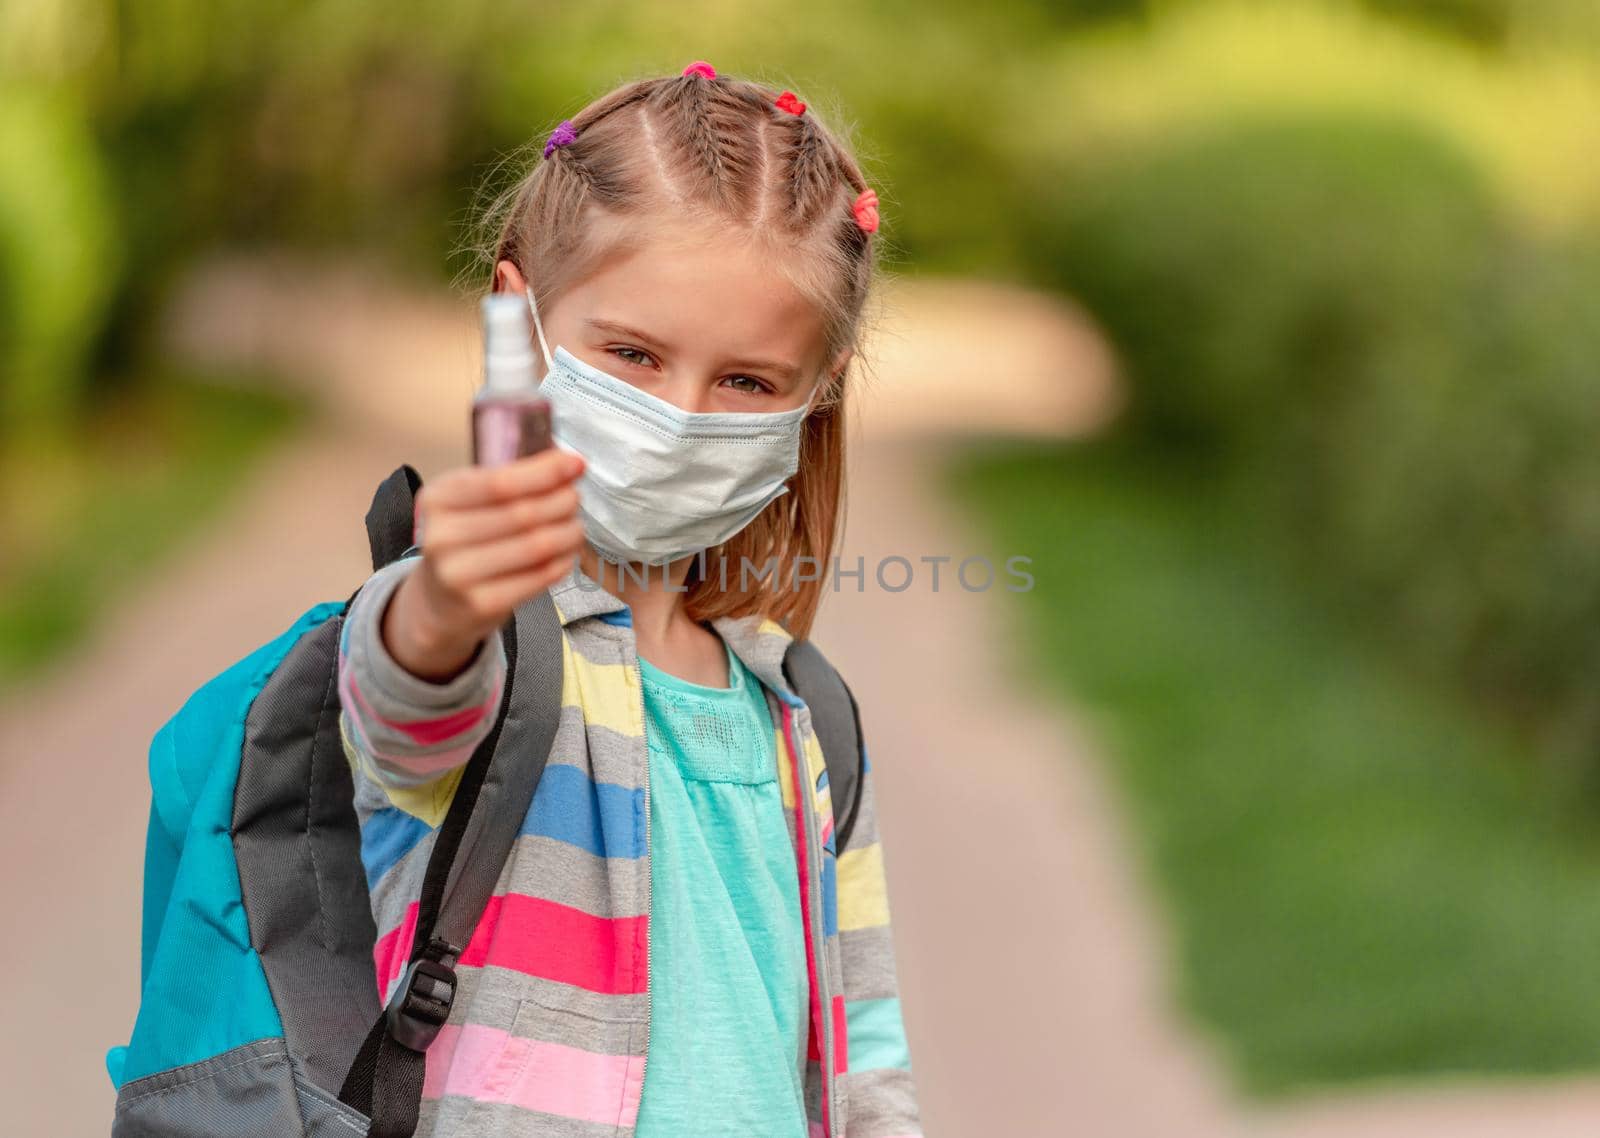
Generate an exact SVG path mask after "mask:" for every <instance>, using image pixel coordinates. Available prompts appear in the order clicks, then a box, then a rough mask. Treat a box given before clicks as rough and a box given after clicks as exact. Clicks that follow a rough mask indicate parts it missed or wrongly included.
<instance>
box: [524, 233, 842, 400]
mask: <svg viewBox="0 0 1600 1138" xmlns="http://www.w3.org/2000/svg"><path fill="white" fill-rule="evenodd" d="M496 278H497V283H498V285H499V287H500V288H501V289H504V290H509V291H515V292H517V293H519V294H523V293H525V292H526V282H525V281H524V279H523V276H522V274H521V273H520V272H519V271H518V270H517V267H516V266H515V265H513V264H512V263H511V262H509V261H501V262H500V264H499V265H498V266H497V268H496ZM539 316H540V319H541V320H542V321H543V323H544V334H545V338H546V340H547V341H548V342H549V344H550V350H551V351H552V352H553V351H555V349H556V347H557V346H560V347H563V348H566V349H567V351H569V352H571V353H572V354H573V355H574V356H577V357H578V358H579V359H581V360H583V361H584V362H585V363H588V364H592V365H594V366H595V367H597V368H599V369H600V370H602V371H605V372H609V373H610V374H611V375H614V376H616V377H617V378H618V379H623V380H626V381H627V382H629V383H631V384H633V385H634V386H635V387H639V388H641V389H643V390H645V391H648V392H649V393H650V394H651V395H654V396H656V397H657V398H660V399H664V400H666V401H667V402H668V403H671V404H673V405H674V406H676V407H678V408H679V409H680V410H683V411H688V412H692V413H693V412H706V411H724V412H725V411H788V410H792V409H794V408H796V407H800V406H803V405H805V404H806V403H807V401H809V400H810V399H811V396H812V394H813V393H814V392H815V391H816V390H817V387H818V386H819V385H820V384H821V383H822V381H823V380H824V379H825V378H826V376H827V375H830V374H835V373H837V372H838V371H839V370H840V369H842V368H843V367H844V365H845V364H846V363H848V361H849V358H850V353H849V352H848V351H846V352H843V353H841V354H840V355H839V356H838V357H836V358H835V359H834V360H833V361H831V364H830V361H828V360H827V359H825V358H824V356H825V353H826V345H825V343H824V340H823V325H822V317H821V314H820V313H819V312H818V311H817V310H816V307H815V306H814V305H812V304H811V303H810V302H809V301H808V300H806V299H805V298H804V297H803V296H802V295H801V294H800V292H799V291H798V290H796V289H795V287H794V286H793V285H792V284H790V283H789V281H788V280H787V279H785V277H784V276H783V274H781V273H780V272H778V271H777V269H776V268H775V267H774V266H773V264H772V261H771V255H770V253H768V252H766V251H764V250H763V249H762V248H760V247H759V245H758V244H756V243H751V242H749V241H746V240H743V239H742V238H740V237H739V236H738V235H734V234H728V233H713V234H710V235H708V234H706V233H705V232H704V231H703V230H698V229H697V230H688V229H684V228H679V229H677V230H673V229H664V230H657V231H656V232H654V233H653V234H652V235H651V237H650V238H648V239H646V240H644V241H641V242H636V243H634V244H631V245H628V246H626V247H625V248H623V249H622V251H620V252H619V253H617V254H615V255H613V256H612V257H610V258H609V259H607V260H606V261H604V262H603V263H602V264H601V265H600V266H599V267H598V268H597V269H596V270H595V271H594V272H592V273H590V274H589V275H588V276H587V277H585V278H584V279H582V280H579V281H577V282H575V283H574V284H573V285H571V286H570V287H569V288H567V289H566V290H565V291H563V292H562V294H561V295H560V297H558V298H557V300H556V301H555V303H554V304H552V305H550V306H549V310H548V311H546V310H545V309H544V308H541V309H540V312H539ZM540 366H541V367H542V366H543V362H542V361H541V363H540Z"/></svg>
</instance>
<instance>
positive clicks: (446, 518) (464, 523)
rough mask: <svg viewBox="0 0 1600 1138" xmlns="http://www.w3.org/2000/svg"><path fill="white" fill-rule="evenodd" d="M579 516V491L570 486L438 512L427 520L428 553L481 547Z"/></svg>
mask: <svg viewBox="0 0 1600 1138" xmlns="http://www.w3.org/2000/svg"><path fill="white" fill-rule="evenodd" d="M577 516H578V491H577V488H576V487H574V486H571V485H568V486H563V487H561V488H559V489H556V490H552V491H549V492H548V493H544V494H528V495H525V496H523V497H521V498H516V499H513V500H512V501H510V502H504V503H500V504H497V505H493V506H479V507H476V508H472V509H451V510H438V511H436V512H434V513H433V514H432V515H431V516H430V517H429V518H428V542H429V545H428V550H429V551H432V550H434V549H441V550H442V549H448V548H452V547H456V546H467V545H481V544H485V543H487V542H490V541H493V540H495V539H496V538H501V537H511V536H513V535H515V534H518V533H521V532H522V531H524V530H528V529H532V528H533V527H535V526H541V525H552V524H559V523H562V522H567V521H570V520H572V519H573V518H575V517H577Z"/></svg>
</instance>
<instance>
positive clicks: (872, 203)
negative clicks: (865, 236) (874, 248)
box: [850, 190, 878, 233]
mask: <svg viewBox="0 0 1600 1138" xmlns="http://www.w3.org/2000/svg"><path fill="white" fill-rule="evenodd" d="M850 212H851V213H852V214H854V215H855V219H856V224H857V225H859V226H860V227H861V230H862V232H863V233H876V232H878V195H877V194H876V193H874V192H873V191H872V190H862V191H861V193H860V194H859V195H858V196H857V197H856V201H855V204H854V205H852V206H851V207H850Z"/></svg>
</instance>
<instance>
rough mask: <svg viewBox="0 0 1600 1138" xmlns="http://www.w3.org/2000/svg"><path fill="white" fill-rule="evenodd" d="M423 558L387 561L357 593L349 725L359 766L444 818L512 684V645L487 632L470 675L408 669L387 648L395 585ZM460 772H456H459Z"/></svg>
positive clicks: (347, 742) (405, 799)
mask: <svg viewBox="0 0 1600 1138" xmlns="http://www.w3.org/2000/svg"><path fill="white" fill-rule="evenodd" d="M418 563H419V558H417V557H407V558H403V559H401V560H399V561H396V562H393V563H391V564H389V565H386V566H384V567H383V568H382V569H379V570H378V571H377V572H376V573H374V574H373V575H372V576H371V577H370V578H368V579H367V583H366V584H365V585H363V586H362V587H361V591H360V592H359V593H357V594H356V598H355V600H354V602H353V603H352V604H351V606H350V610H349V612H348V613H347V614H346V616H345V621H344V627H343V629H342V630H341V632H340V635H339V703H340V713H339V729H340V733H341V735H342V736H343V740H344V747H345V754H346V757H347V758H348V759H349V760H350V764H351V767H352V768H353V769H354V770H355V771H356V772H357V774H359V775H365V776H366V777H368V778H370V779H371V780H372V781H374V782H375V783H377V784H378V785H379V786H380V787H382V789H383V791H384V793H385V795H386V796H387V797H388V799H389V800H390V802H392V803H393V804H394V805H395V806H398V807H400V808H401V809H402V810H405V811H406V812H407V813H410V814H413V815H415V816H417V817H419V818H421V819H422V820H423V821H424V822H426V823H428V824H429V825H430V826H433V825H437V824H438V822H439V817H435V815H439V816H441V817H442V810H441V809H440V807H441V806H447V805H448V798H449V794H448V793H440V791H441V790H442V789H444V784H446V783H449V787H448V789H449V790H450V791H453V790H454V782H455V781H456V780H457V779H459V770H460V768H461V767H462V766H464V765H465V763H466V761H467V760H468V759H469V758H471V757H472V752H473V750H474V749H475V748H476V747H477V745H478V744H479V743H480V742H482V740H483V738H484V736H486V735H487V734H488V733H489V730H490V728H491V727H492V726H493V724H494V717H495V711H496V710H497V709H498V708H499V705H500V695H501V692H502V690H503V688H504V685H505V673H506V657H505V646H504V644H503V643H502V641H501V639H500V633H499V632H498V631H496V632H495V634H494V635H493V636H492V637H487V638H485V641H484V643H483V644H482V645H480V646H479V648H478V652H477V655H475V656H474V657H473V658H472V660H471V661H470V662H469V663H468V664H467V666H466V667H465V668H464V669H463V670H462V672H461V674H460V675H458V676H455V677H454V678H452V679H450V680H448V681H447V682H445V683H442V684H440V683H432V682H430V681H428V680H424V679H422V678H420V677H418V676H415V675H413V674H412V673H410V672H408V671H406V669H405V668H404V667H402V666H401V665H400V664H399V663H398V662H397V661H396V660H395V659H394V657H393V656H391V655H390V654H389V651H388V649H387V648H386V647H385V646H384V643H383V635H382V624H383V614H384V610H385V609H386V608H387V607H388V604H389V600H390V598H391V597H392V596H393V595H394V591H395V589H396V588H397V587H398V586H399V584H400V582H401V581H402V580H404V578H405V576H406V574H407V573H410V572H412V571H413V570H414V569H415V568H416V566H417V564H418ZM452 775H454V777H453V778H452V777H450V776H452Z"/></svg>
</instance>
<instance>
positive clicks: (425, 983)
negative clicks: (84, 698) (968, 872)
mask: <svg viewBox="0 0 1600 1138" xmlns="http://www.w3.org/2000/svg"><path fill="white" fill-rule="evenodd" d="M421 485H422V480H421V478H420V477H419V476H418V474H417V472H416V471H415V470H414V469H412V468H411V467H410V466H401V467H400V468H399V469H397V470H396V471H395V472H394V473H393V474H391V475H390V476H389V477H388V478H387V479H385V480H384V481H383V483H382V484H381V485H380V486H379V487H378V490H377V493H376V494H375V495H374V497H373V502H372V508H371V509H370V510H369V511H368V513H367V518H366V521H367V537H368V541H369V543H370V545H371V549H372V564H373V569H374V571H376V570H377V569H379V568H381V567H383V566H384V565H387V564H389V563H390V562H391V561H393V560H395V559H396V558H398V557H401V556H405V555H407V554H409V553H412V552H414V550H415V546H413V545H412V518H413V507H414V498H415V495H416V492H417V490H418V489H419V488H420V487H421ZM357 592H359V589H358V590H357ZM354 599H355V594H352V595H351V597H350V598H349V599H348V600H345V601H329V602H325V603H322V604H317V605H314V606H313V607H311V608H309V609H307V610H306V611H305V612H304V613H302V614H301V615H300V617H299V618H298V619H297V620H295V622H294V623H293V624H291V625H290V626H289V627H288V628H287V629H286V630H284V632H283V633H282V634H280V635H279V636H278V637H276V638H275V639H273V640H272V641H271V642H269V643H267V644H265V645H263V646H261V647H260V648H258V649H257V650H256V651H254V652H252V653H251V654H250V655H248V656H246V657H245V658H244V659H243V660H240V661H239V662H238V663H236V664H234V665H233V666H232V667H230V668H228V669H227V670H226V671H224V672H222V673H221V674H220V675H217V676H216V677H214V678H212V679H211V680H209V681H208V682H206V683H205V684H204V685H202V686H201V687H200V689H199V690H198V691H196V692H195V693H194V694H193V695H192V696H190V697H189V699H188V701H187V702H185V703H184V705H183V707H182V708H181V709H179V711H178V712H177V713H176V714H175V715H173V717H172V718H171V719H169V720H168V721H167V722H166V724H165V725H164V726H162V728H161V729H160V731H158V732H157V733H156V736H155V738H154V740H153V741H152V742H151V745H150V791H151V795H150V798H151V802H150V823H149V830H148V833H147V835H146V843H145V867H144V913H143V924H144V929H143V937H142V943H141V952H140V972H139V974H140V985H141V995H140V1003H139V1013H138V1017H137V1019H136V1020H135V1021H134V1025H133V1032H132V1036H131V1038H130V1039H129V1042H128V1043H127V1044H126V1045H123V1046H118V1047H113V1048H111V1049H110V1051H108V1052H107V1054H106V1068H107V1070H108V1071H109V1073H110V1075H111V1081H112V1083H113V1084H114V1085H115V1086H116V1088H117V1105H116V1115H115V1119H114V1121H113V1123H112V1130H111V1132H112V1138H216V1136H217V1135H220V1134H228V1135H239V1136H254V1135H261V1136H263V1138H266V1136H270V1138H293V1136H306V1138H329V1136H334V1135H338V1136H341V1138H350V1136H351V1135H365V1136H367V1138H410V1136H411V1135H412V1133H413V1131H414V1130H415V1129H416V1124H417V1114H418V1106H419V1103H420V1099H421V1094H422V1079H423V1073H424V1067H425V1056H426V1052H427V1048H428V1045H429V1043H431V1042H432V1040H433V1038H434V1036H435V1035H436V1034H437V1033H438V1030H439V1028H440V1026H441V1025H443V1023H444V1022H445V1020H446V1018H447V1017H448V1016H449V1014H450V1008H451V1001H452V999H453V997H454V995H455V982H456V977H455V973H454V971H453V970H452V969H451V968H450V967H449V966H448V965H446V964H445V963H443V961H445V960H447V959H448V960H454V959H455V958H456V957H458V956H459V955H460V952H461V946H464V945H465V944H466V943H467V941H468V940H469V939H470V938H471V934H472V931H473V929H474V928H475V927H476V925H477V922H478V920H479V918H480V917H481V915H482V913H483V909H484V906H485V904H486V902H487V901H488V898H489V896H490V893H491V892H492V890H493V888H494V884H495V881H496V879H497V877H498V876H499V873H500V870H501V868H502V867H503V865H504V863H505V859H506V857H507V855H508V854H509V852H510V849H511V844H512V841H513V839H514V838H515V836H516V832H517V827H518V826H519V825H520V823H521V821H522V819H523V817H524V816H525V815H526V813H527V810H528V806H529V803H530V802H531V801H532V798H533V795H534V791H535V789H536V787H537V785H538V782H539V776H540V774H541V773H542V771H543V769H544V762H545V757H546V755H547V754H548V752H549V749H550V743H551V740H552V739H553V738H554V736H555V728H556V722H557V719H558V716H559V712H560V705H561V683H562V663H561V637H562V632H561V625H560V620H559V618H558V616H557V613H556V611H555V605H554V602H553V601H552V600H551V599H550V595H549V594H548V593H541V594H540V595H539V596H537V597H535V598H534V599H532V600H530V601H528V602H526V603H524V604H523V605H521V606H519V607H518V609H517V611H516V613H514V614H513V616H512V617H511V619H510V620H508V621H507V622H506V624H505V626H504V628H503V630H502V633H503V636H504V640H505V648H506V663H507V672H506V682H505V688H504V692H503V694H502V697H501V703H500V709H499V712H498V714H497V716H496V719H495V722H494V725H493V727H492V728H491V730H490V732H489V734H488V736H487V737H486V738H485V739H484V741H483V742H482V744H480V745H479V747H478V748H477V750H476V751H475V752H474V753H473V755H472V757H471V759H470V760H469V761H468V763H467V766H466V769H465V770H464V771H463V774H462V778H461V782H460V784H459V785H458V787H457V789H456V793H455V796H454V798H453V799H452V801H451V804H450V809H449V811H448V813H447V814H446V817H445V819H444V821H443V823H441V825H440V828H439V831H438V836H437V838H436V840H435V843H434V847H433V850H432V853H431V855H430V857H429V860H428V866H427V869H426V872H425V875H424V881H423V887H422V894H421V897H420V900H419V906H418V919H417V930H416V936H415V939H414V941H413V944H412V952H411V957H410V960H411V963H410V965H409V966H408V969H407V972H406V975H405V978H404V980H403V982H401V983H400V984H398V985H396V988H395V992H394V996H393V997H392V998H391V1000H390V1002H389V1005H388V1006H387V1007H380V1006H379V1004H378V983H377V978H376V974H375V970H374V965H373V959H372V949H373V944H374V941H375V940H376V938H377V930H376V928H375V927H374V925H373V920H372V910H371V903H370V899H369V897H368V894H367V877H366V869H365V866H364V865H363V863H362V850H361V840H360V832H359V829H358V827H357V823H356V815H355V809H354V806H353V804H352V796H353V793H354V786H353V783H352V779H351V772H350V768H349V765H348V763H347V761H346V759H345V755H344V751H343V746H342V744H341V741H340V737H339V710H340V709H339V694H338V684H337V675H338V647H339V634H340V630H341V627H342V625H343V622H344V617H345V614H346V612H347V611H348V609H349V606H350V604H351V602H352V601H353V600H354ZM519 645H520V646H521V650H520V651H519ZM784 671H785V674H786V676H787V678H788V679H789V681H790V683H791V685H792V686H793V687H794V689H795V691H796V692H797V693H798V694H799V695H800V697H801V698H802V699H803V700H805V702H806V703H807V704H808V705H810V707H811V709H812V719H813V722H814V724H815V726H816V731H817V735H818V739H819V741H820V742H821V744H822V750H823V754H824V758H825V760H826V763H827V769H828V780H829V783H830V785H831V786H832V788H833V797H834V802H835V809H836V812H837V815H838V823H837V824H836V834H837V838H836V841H837V843H838V848H839V849H840V850H841V851H842V850H843V849H844V848H845V844H846V842H847V841H848V838H849V832H850V827H851V824H852V823H853V822H854V816H855V812H856V808H857V806H858V803H859V794H858V788H859V778H860V770H861V749H860V724H859V720H858V719H857V712H856V706H855V700H854V698H853V697H852V696H851V694H850V691H849V689H848V688H847V687H846V686H845V684H844V682H843V680H842V679H841V678H840V677H839V675H838V673H837V672H835V671H834V670H833V668H832V667H831V666H830V665H829V664H828V662H827V661H826V660H825V659H824V658H823V656H822V654H821V653H820V652H819V651H818V650H817V649H816V648H815V646H813V645H812V644H811V643H810V642H809V641H799V640H797V641H795V642H794V643H793V644H792V645H791V646H790V649H789V653H788V655H787V656H786V657H785V660H784ZM458 851H460V852H461V856H460V857H459V858H458V857H457V853H458Z"/></svg>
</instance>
